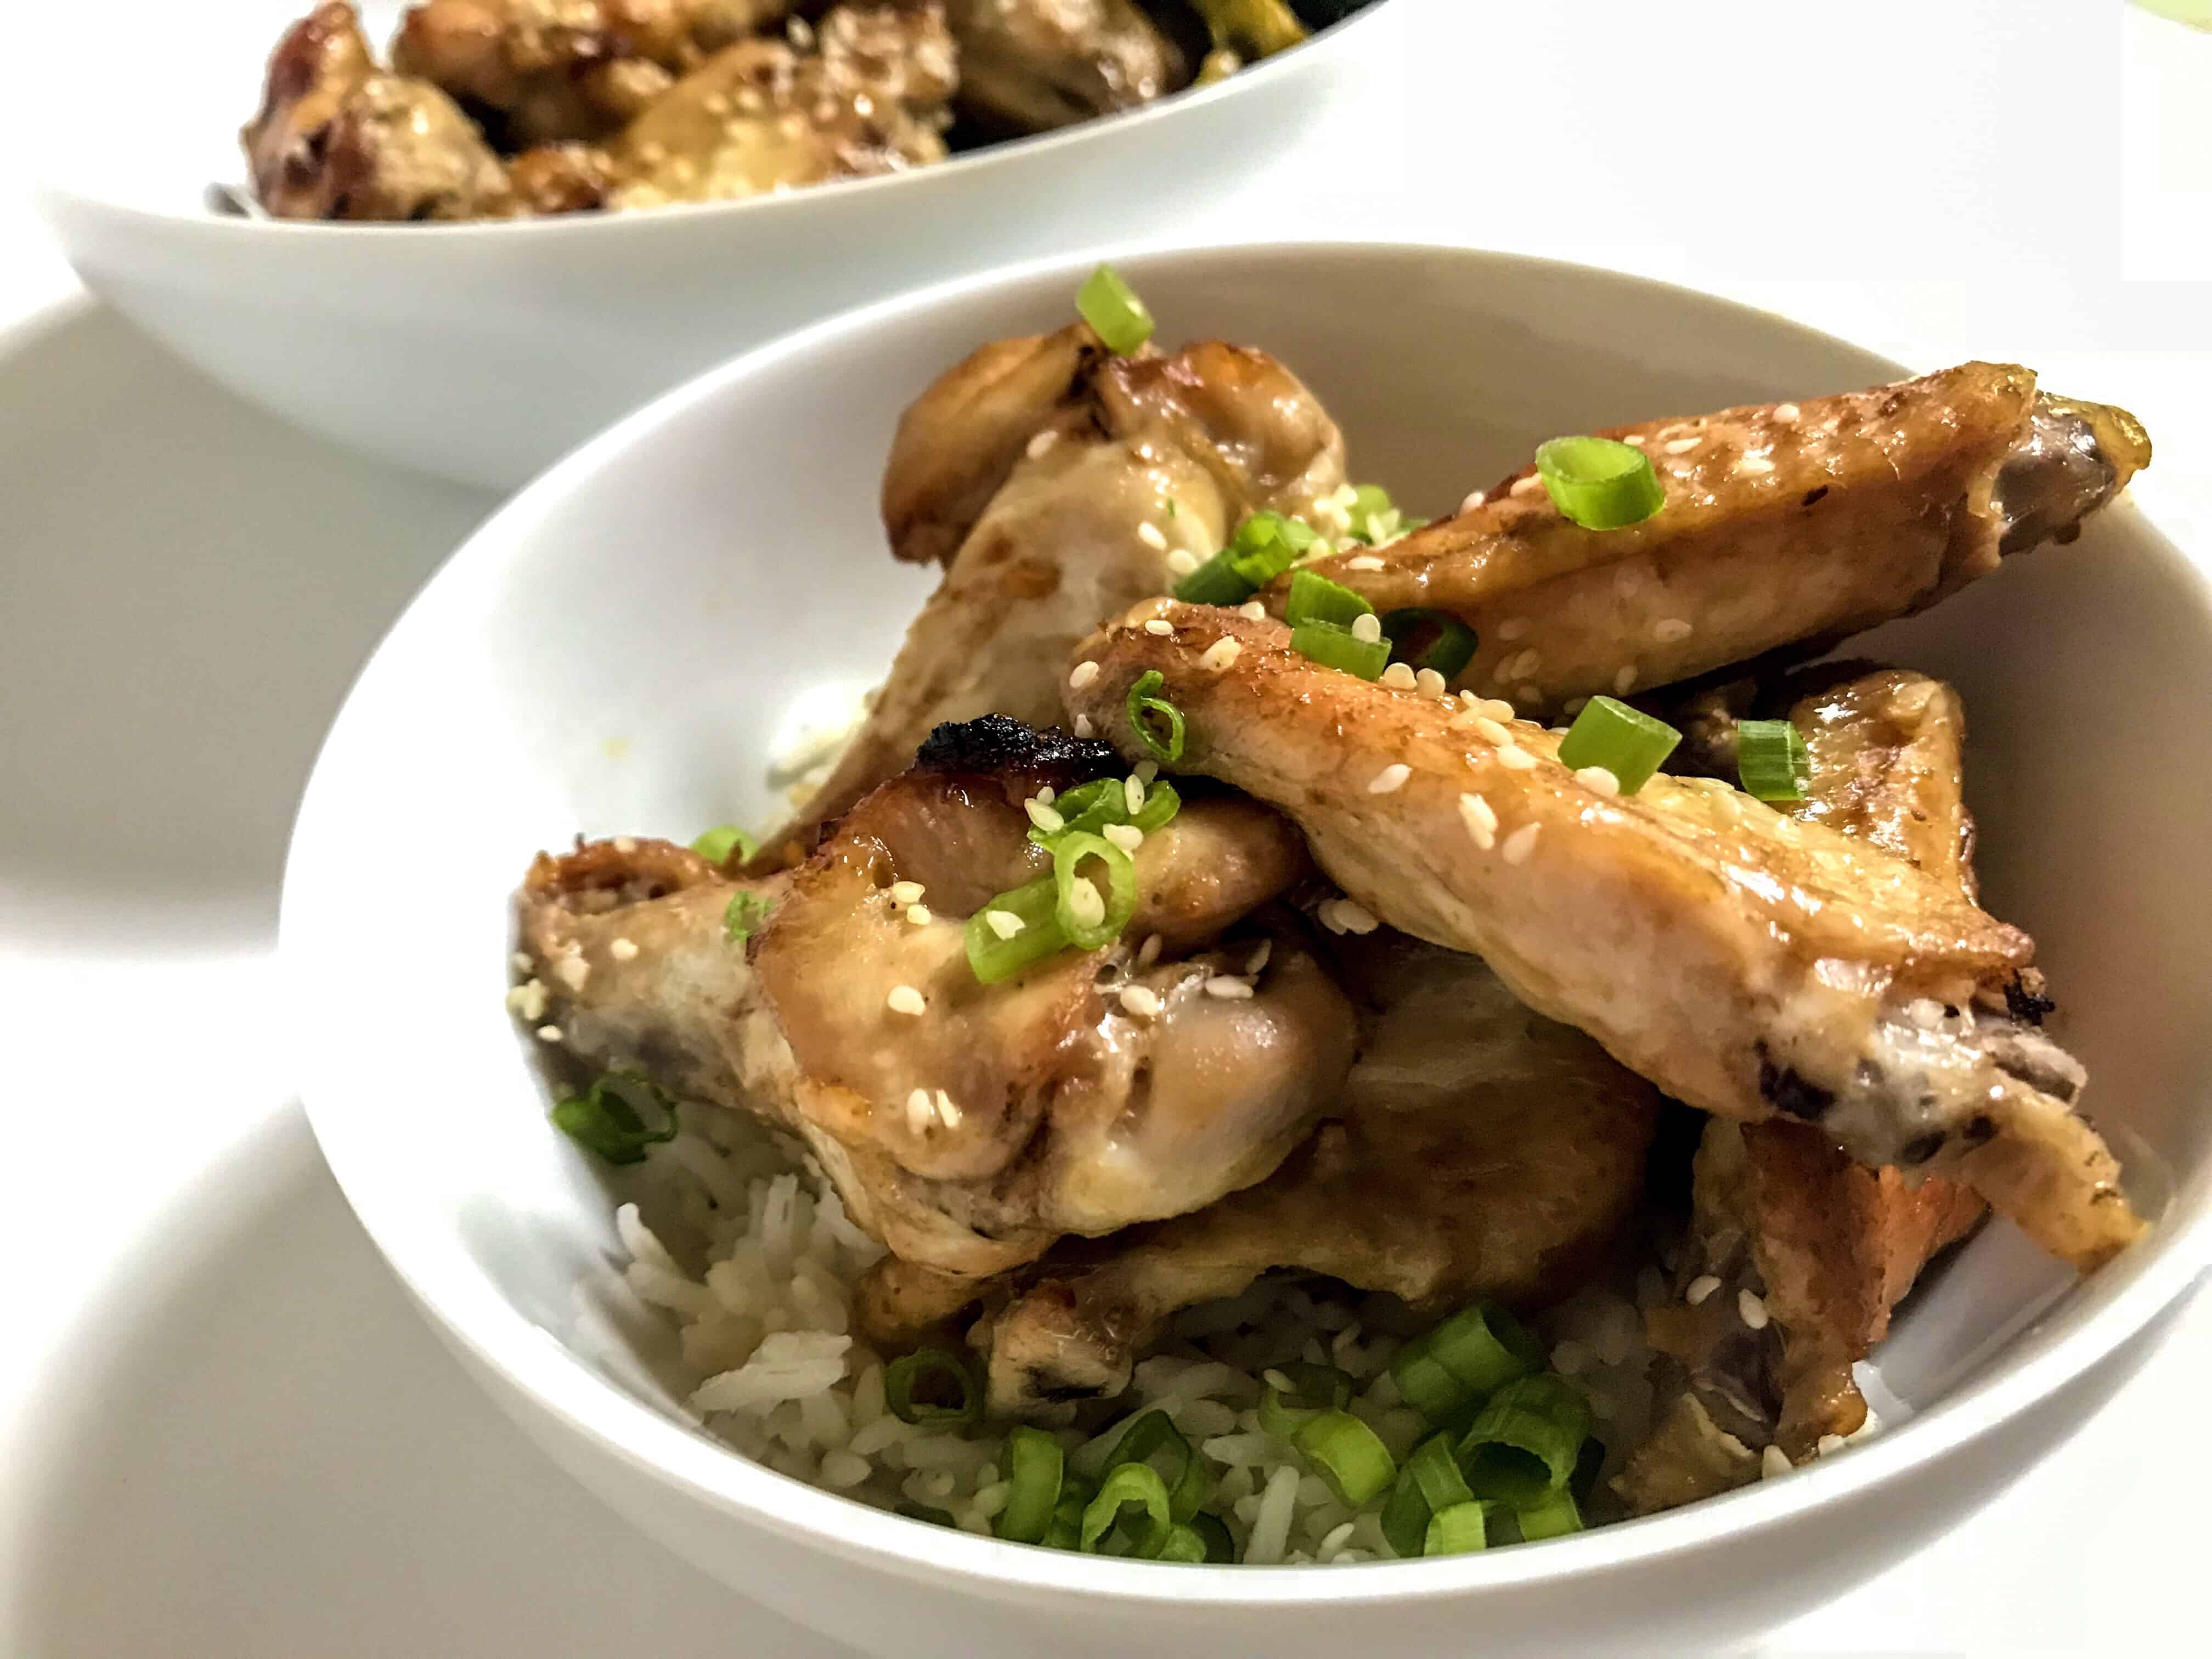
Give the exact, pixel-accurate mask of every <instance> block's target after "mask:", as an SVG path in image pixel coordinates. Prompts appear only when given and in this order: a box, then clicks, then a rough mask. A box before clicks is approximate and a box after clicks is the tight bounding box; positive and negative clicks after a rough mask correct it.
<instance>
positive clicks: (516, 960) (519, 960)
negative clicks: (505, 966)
mask: <svg viewBox="0 0 2212 1659" xmlns="http://www.w3.org/2000/svg"><path fill="white" fill-rule="evenodd" d="M507 962H508V963H509V964H510V965H512V966H513V969H514V971H515V972H516V973H518V974H526V973H528V972H529V971H530V970H531V969H532V968H535V967H536V966H537V965H538V964H537V963H536V962H534V961H532V959H531V955H530V952H529V951H516V952H515V953H514V954H513V956H511V957H508V958H507Z"/></svg>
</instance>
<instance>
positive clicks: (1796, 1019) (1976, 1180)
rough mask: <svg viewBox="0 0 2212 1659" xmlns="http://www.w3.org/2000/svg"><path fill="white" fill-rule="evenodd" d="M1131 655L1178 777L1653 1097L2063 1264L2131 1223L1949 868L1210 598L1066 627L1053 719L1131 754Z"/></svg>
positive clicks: (2088, 1264) (2001, 940) (2010, 945)
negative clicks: (1275, 824)
mask: <svg viewBox="0 0 2212 1659" xmlns="http://www.w3.org/2000/svg"><path fill="white" fill-rule="evenodd" d="M1148 623H1160V624H1162V627H1161V629H1160V631H1158V632H1154V631H1152V630H1151V629H1149V628H1148V627H1147V624H1148ZM1148 671H1158V672H1159V673H1160V674H1161V675H1162V676H1163V677H1164V687H1163V690H1162V691H1161V695H1162V696H1165V697H1166V698H1169V699H1170V700H1172V701H1173V702H1175V703H1176V705H1178V706H1179V708H1180V709H1181V711H1182V714H1183V715H1184V718H1185V721H1186V736H1185V738H1184V739H1183V747H1182V752H1181V754H1180V757H1179V759H1178V760H1177V762H1176V768H1177V769H1179V770H1182V771H1184V772H1189V773H1196V774H1200V775H1206V776H1211V777H1215V778H1218V779H1220V780H1222V781H1225V782H1228V783H1231V784H1232V785H1234V786H1236V787H1238V788H1240V789H1242V790H1243V791H1245V792H1246V793H1249V794H1251V795H1254V796H1255V797H1256V798H1258V799H1261V800H1265V801H1267V802H1269V803H1270V804H1272V805H1275V806H1278V807H1279V808H1280V809H1281V810H1283V811H1285V812H1287V813H1289V814H1290V815H1291V817H1293V818H1295V819H1296V820H1297V823H1298V824H1299V826H1300V827H1301V828H1302V829H1304V832H1305V834H1306V838H1307V842H1308V844H1309V846H1310V848H1312V850H1313V853H1314V855H1315V857H1316V860H1317V861H1318V862H1319V863H1320V865H1321V866H1322V869H1323V870H1324V871H1325V872H1327V873H1328V875H1329V876H1331V877H1332V878H1334V879H1335V880H1336V881H1337V883H1338V884H1340V885H1341V886H1342V887H1343V888H1344V889H1345V890H1346V892H1348V893H1349V894H1351V895H1352V897H1353V898H1355V899H1356V900H1357V901H1358V902H1359V903H1360V904H1361V905H1363V906H1364V907H1365V908H1366V909H1367V910H1369V911H1371V912H1372V913H1373V914H1374V915H1376V916H1377V917H1379V918H1381V919H1382V920H1383V921H1385V922H1388V923H1389V925H1391V926H1392V927H1397V928H1399V929H1401V931H1404V932H1407V933H1413V934H1414V935H1415V936H1416V937H1418V938H1423V939H1429V940H1431V941H1432V942H1434V943H1437V944H1440V945H1447V946H1449V947H1451V948H1453V949H1455V950H1462V951H1474V952H1475V953H1477V954H1479V955H1480V956H1481V957H1484V958H1485V960H1486V961H1487V962H1488V963H1490V965H1491V966H1492V968H1493V969H1496V971H1497V972H1498V976H1499V977H1500V978H1501V979H1502V980H1504V981H1505V984H1506V986H1507V987H1508V988H1509V989H1510V990H1511V991H1512V992H1513V993H1514V994H1516V995H1517V996H1519V997H1520V998H1521V999H1522V1000H1523V1001H1524V1002H1527V1003H1528V1004H1529V1006H1532V1007H1534V1009H1536V1010H1537V1011H1538V1012H1541V1013H1544V1014H1547V1015H1549V1016H1550V1017H1552V1018H1556V1019H1560V1020H1563V1021H1565V1022H1566V1023H1568V1024H1573V1025H1576V1026H1577V1027H1579V1028H1580V1029H1582V1030H1585V1031H1587V1032H1589V1034H1590V1035H1591V1036H1595V1038H1597V1040H1598V1041H1599V1042H1601V1043H1602V1044H1604V1046H1605V1047H1606V1048H1607V1050H1608V1051H1609V1052H1610V1053H1611V1054H1613V1056H1614V1057H1615V1058H1616V1059H1618V1060H1620V1062H1621V1063H1622V1064H1624V1065H1626V1066H1628V1067H1630V1068H1631V1069H1632V1070H1633V1071H1636V1072H1638V1073H1640V1074H1641V1075H1643V1076H1644V1077H1646V1078H1648V1079H1650V1080H1651V1081H1652V1082H1654V1083H1656V1084H1657V1085H1659V1086H1660V1087H1661V1088H1662V1089H1663V1090H1665V1091H1667V1093H1668V1094H1669V1095H1672V1096H1674V1097H1676V1098H1678V1099H1680V1100H1682V1101H1684V1102H1686V1103H1689V1104H1692V1105H1695V1106H1699V1107H1701V1108H1703V1109H1705V1110H1707V1111H1710V1112H1712V1113H1715V1114H1717V1115H1720V1116H1723V1117H1730V1118H1735V1119H1739V1120H1741V1121H1746V1122H1759V1121H1764V1120H1765V1119H1768V1118H1771V1117H1773V1116H1775V1115H1778V1114H1779V1115H1783V1116H1784V1117H1789V1118H1794V1119H1796V1120H1798V1121H1804V1122H1810V1123H1817V1124H1818V1125H1819V1126H1820V1128H1821V1131H1822V1133H1825V1134H1826V1135H1828V1136H1830V1137H1831V1138H1832V1139H1834V1140H1835V1141H1836V1142H1837V1143H1838V1144H1839V1145H1841V1146H1843V1147H1844V1149H1845V1150H1846V1151H1847V1152H1849V1153H1850V1156H1851V1157H1852V1158H1855V1159H1857V1161H1858V1162H1860V1163H1863V1164H1869V1165H1873V1166H1876V1167H1879V1166H1881V1165H1884V1164H1895V1165H1899V1166H1900V1167H1902V1168H1904V1169H1905V1170H1908V1171H1911V1172H1913V1178H1915V1179H1917V1178H1918V1176H1921V1175H1924V1174H1931V1173H1938V1172H1942V1173H1948V1174H1952V1175H1954V1176H1956V1178H1958V1179H1960V1180H1962V1181H1963V1182H1966V1184H1967V1185H1969V1186H1971V1187H1972V1188H1974V1189H1975V1190H1976V1191H1977V1192H1978V1193H1980V1194H1982V1195H1983V1196H1984V1198H1986V1199H1988V1200H1990V1202H1991V1203H1992V1204H1993V1205H1995V1206H1996V1207H1997V1208H1998V1209H1999V1210H2001V1211H2002V1212H2004V1213H2005V1214H2007V1215H2008V1216H2009V1217H2010V1218H2012V1219H2014V1220H2015V1222H2017V1223H2018V1224H2019V1225H2021V1227H2022V1228H2023V1229H2024V1230H2026V1231H2027V1232H2028V1234H2029V1235H2030V1236H2031V1237H2033V1238H2034V1239H2035V1240H2036V1241H2037V1243H2039V1244H2040V1245H2042V1246H2043V1248H2045V1249H2047V1250H2050V1251H2051V1252H2052V1253H2053V1254H2054V1255H2059V1256H2061V1257H2063V1258H2064V1259H2065V1260H2066V1261H2069V1262H2072V1263H2073V1264H2074V1265H2075V1267H2078V1268H2080V1269H2081V1270H2083V1271H2087V1270H2089V1269H2091V1268H2093V1267H2097V1266H2098V1265H2100V1263H2102V1262H2103V1261H2106V1260H2107V1259H2108V1258H2109V1257H2110V1256H2112V1255H2113V1254H2114V1253H2115V1252H2116V1251H2118V1249H2121V1248H2122V1247H2123V1246H2124V1245H2125V1244H2126V1243H2128V1242H2129V1241H2130V1239H2132V1238H2133V1237H2135V1235H2136V1232H2137V1231H2139V1229H2140V1227H2141V1223H2140V1221H2139V1220H2138V1219H2137V1218H2136V1214H2135V1212H2134V1210H2133V1209H2132V1208H2131V1207H2130V1205H2129V1203H2128V1201H2127V1199H2126V1197H2125V1195H2124V1194H2123V1193H2122V1191H2121V1190H2120V1186H2119V1179H2118V1176H2119V1172H2118V1166H2117V1165H2116V1164H2115V1163H2114V1161H2113V1159H2112V1154H2111V1153H2110V1152H2108V1151H2107V1150H2106V1147H2105V1146H2104V1143H2103V1142H2102V1141H2101V1140H2100V1139H2098V1137H2097V1136H2096V1134H2095V1133H2094V1132H2093V1130H2091V1128H2090V1127H2089V1126H2088V1125H2087V1123H2086V1122H2085V1121H2083V1120H2082V1119H2081V1117H2080V1116H2078V1115H2076V1114H2075V1111H2074V1110H2073V1102H2074V1101H2075V1097H2077V1096H2078V1095H2079V1094H2080V1092H2081V1087H2082V1085H2083V1083H2084V1082H2085V1080H2086V1078H2085V1074H2084V1073H2083V1072H2082V1069H2081V1066H2080V1065H2079V1063H2078V1062H2076V1061H2075V1060H2074V1059H2073V1058H2072V1057H2071V1056H2070V1055H2069V1054H2066V1053H2065V1052H2064V1051H2063V1050H2062V1049H2060V1048H2058V1047H2057V1045H2056V1044H2054V1043H2052V1042H2050V1041H2049V1040H2048V1039H2047V1038H2045V1037H2044V1036H2042V1035H2041V1034H2040V1033H2039V1032H2038V1031H2036V1030H2034V1029H2033V1027H2032V1026H2030V1025H2028V1024H2026V1023H2025V1022H2024V1021H2022V1020H2021V1019H2019V1018H2015V1017H2014V1016H2013V1015H2012V1014H2011V1013H2010V1012H2008V1010H2007V1008H2006V1007H2005V1006H2004V1004H2005V993H2006V991H2007V989H2008V987H2015V988H2016V987H2017V976H2018V975H2019V974H2020V972H2021V969H2025V968H2027V966H2028V965H2029V963H2030V960H2031V957H2032V954H2033V944H2032V942H2031V941H2030V940H2029V939H2027V936H2026V935H2025V934H2023V933H2020V932H2019V931H2018V930H2017V929H2015V928H2012V927H2007V926H2005V925H2004V924H2002V923H2001V922H1998V921H1995V920H1993V919H1992V918H1990V916H1988V915H1984V914H1983V913H1982V912H1981V911H1980V910H1979V909H1978V908H1975V907H1974V906H1973V905H1972V904H1971V903H1969V902H1966V900H1965V899H1964V898H1962V897H1961V896H1960V895H1959V893H1958V892H1957V890H1955V888H1954V887H1951V886H1948V885H1947V884H1945V883H1943V882H1942V881H1939V880H1937V879H1936V878H1933V877H1930V876H1928V875H1925V874H1923V872H1920V871H1917V870H1916V869H1914V868H1913V867H1912V866H1911V865H1909V864H1906V863H1905V862H1903V861H1901V860H1896V859H1893V858H1890V857H1889V856H1887V854H1883V853H1881V852H1880V851H1879V850H1877V849H1875V848H1869V847H1866V846H1863V845H1862V844H1861V843H1858V842H1854V841H1852V840H1851V839H1850V838H1849V837H1847V836H1843V835H1841V834H1839V833H1838V832H1837V831H1836V830H1835V829H1831V828H1830V827H1828V826H1827V825H1826V824H1821V823H1798V822H1796V821H1795V820H1793V819H1790V818H1785V817H1783V816H1782V815H1781V814H1780V813H1778V812H1777V811H1774V810H1773V809H1772V808H1771V807H1769V806H1767V805H1764V804H1763V803H1761V802H1759V801H1756V800H1753V799H1751V798H1750V797H1749V796H1747V795H1743V794H1741V793H1738V792H1736V791H1735V790H1734V789H1731V788H1729V787H1728V786H1727V785H1725V784H1723V783H1720V782H1718V781H1713V780H1707V779H1676V778H1669V777H1667V776H1664V775H1662V776H1659V777H1656V778H1654V779H1653V780H1652V781H1650V782H1649V783H1648V784H1646V785H1645V786H1644V787H1643V789H1642V790H1641V791H1640V792H1638V793H1637V794H1635V795H1634V796H1622V795H1620V794H1619V793H1617V784H1616V781H1615V780H1614V779H1613V776H1612V775H1611V774H1609V773H1605V772H1602V771H1600V770H1595V769H1589V770H1583V771H1578V772H1577V771H1570V770H1569V769H1567V768H1565V766H1563V765H1561V764H1560V763H1559V758H1558V750H1559V736H1558V735H1557V734H1556V733H1554V732H1548V731H1546V730H1545V729H1544V728H1542V727H1541V726H1535V725H1534V724H1532V723H1529V722H1527V721H1515V722H1512V723H1510V724H1508V723H1507V722H1506V720H1505V719H1504V716H1505V715H1506V714H1508V713H1509V712H1510V711H1508V710H1506V709H1505V708H1504V706H1503V705H1502V704H1495V703H1493V704H1487V705H1485V704H1481V703H1480V702H1479V701H1477V700H1474V699H1472V698H1466V697H1462V698H1459V699H1454V698H1452V697H1450V696H1431V695H1428V694H1427V693H1425V692H1419V691H1415V690H1395V689H1393V688H1391V687H1389V686H1387V685H1384V684H1376V683H1370V682H1368V681H1364V680H1360V679H1357V678H1353V677H1352V676H1350V675H1348V674H1342V673H1339V672H1336V671H1333V670H1330V669H1328V668H1325V667H1323V666H1322V665H1319V664H1317V663H1316V662H1313V661H1311V660H1310V659H1307V658H1305V657H1303V656H1301V655H1299V654H1298V653H1296V652H1294V651H1292V650H1291V648H1290V643H1289V633H1288V630H1286V629H1284V628H1283V627H1282V626H1281V625H1280V624H1279V623H1274V622H1273V621H1251V620H1248V619H1246V618H1245V617H1242V616H1240V615H1239V614H1238V613H1237V612H1235V611H1225V610H1221V609H1218V608H1216V607H1209V606H1196V605H1180V604H1177V603H1176V602H1173V601H1160V600H1156V601H1152V602H1150V603H1148V604H1146V605H1139V606H1138V607H1137V608H1136V609H1135V610H1133V611H1131V612H1130V613H1129V615H1128V616H1127V617H1125V618H1123V619H1122V620H1121V622H1119V623H1116V624H1115V625H1113V626H1112V627H1110V628H1109V629H1106V630H1104V631H1103V632H1102V633H1100V634H1098V635H1095V636H1093V637H1092V638H1091V639H1090V640H1088V641H1085V643H1084V644H1083V645H1082V646H1081V647H1079V648H1078V652H1077V662H1076V665H1075V666H1074V667H1073V670H1072V671H1071V672H1070V673H1069V675H1068V677H1067V678H1066V686H1067V691H1066V699H1067V705H1068V708H1069V710H1070V712H1071V713H1072V714H1074V715H1076V716H1077V717H1079V719H1081V720H1086V721H1087V722H1088V723H1089V724H1090V725H1091V727H1092V728H1093V729H1095V730H1097V732H1101V733H1103V735H1105V736H1106V737H1107V738H1109V739H1110V740H1111V741H1112V742H1113V743H1114V744H1115V746H1116V747H1117V748H1119V749H1121V750H1122V752H1123V753H1125V754H1131V755H1142V754H1144V753H1146V744H1147V741H1148V740H1150V739H1149V738H1148V736H1139V733H1138V732H1135V731H1134V730H1133V727H1132V726H1131V715H1130V713H1129V709H1128V699H1129V693H1130V690H1131V688H1132V686H1133V684H1134V683H1135V682H1136V680H1137V679H1138V678H1139V676H1141V675H1143V674H1145V673H1146V672H1148Z"/></svg>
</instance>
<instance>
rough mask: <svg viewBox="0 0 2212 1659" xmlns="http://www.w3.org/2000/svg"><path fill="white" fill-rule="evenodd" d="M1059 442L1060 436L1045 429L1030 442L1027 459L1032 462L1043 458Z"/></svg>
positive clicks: (1050, 429)
mask: <svg viewBox="0 0 2212 1659" xmlns="http://www.w3.org/2000/svg"><path fill="white" fill-rule="evenodd" d="M1059 441H1060V434H1058V433H1057V432H1054V430H1053V429H1052V428H1049V427H1047V428H1045V429H1044V430H1043V431H1042V432H1040V433H1038V434H1037V435H1036V437H1034V438H1032V439H1030V441H1029V452H1028V453H1029V458H1030V459H1031V460H1033V461H1034V460H1036V459H1040V458H1042V456H1043V454H1044V453H1045V452H1046V451H1047V450H1048V449H1050V448H1051V447H1053V446H1054V444H1056V443H1058V442H1059ZM1000 453H1002V454H1003V453H1005V452H1004V451H1003V450H1002V451H1000Z"/></svg>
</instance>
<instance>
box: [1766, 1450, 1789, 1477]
mask: <svg viewBox="0 0 2212 1659" xmlns="http://www.w3.org/2000/svg"><path fill="white" fill-rule="evenodd" d="M1789 1473H1790V1454H1789V1453H1788V1452H1786V1451H1784V1450H1783V1449H1782V1448H1781V1447H1779V1446H1769V1447H1768V1448H1767V1449H1765V1451H1763V1452H1761V1453H1759V1479H1760V1480H1772V1479H1774V1477H1775V1476H1777V1475H1778V1474H1789Z"/></svg>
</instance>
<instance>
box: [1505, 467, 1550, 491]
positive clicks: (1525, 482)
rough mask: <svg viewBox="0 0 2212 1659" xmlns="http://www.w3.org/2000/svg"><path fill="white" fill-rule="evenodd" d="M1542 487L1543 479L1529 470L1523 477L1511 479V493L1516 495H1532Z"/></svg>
mask: <svg viewBox="0 0 2212 1659" xmlns="http://www.w3.org/2000/svg"><path fill="white" fill-rule="evenodd" d="M1543 487H1544V481H1543V479H1542V478H1541V477H1538V476H1537V475H1536V474H1535V473H1534V472H1531V473H1530V474H1528V477H1525V478H1516V479H1515V480H1514V481H1513V489H1512V491H1511V493H1512V494H1514V495H1534V494H1535V493H1536V492H1537V491H1538V490H1540V489H1542V488H1543Z"/></svg>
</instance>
